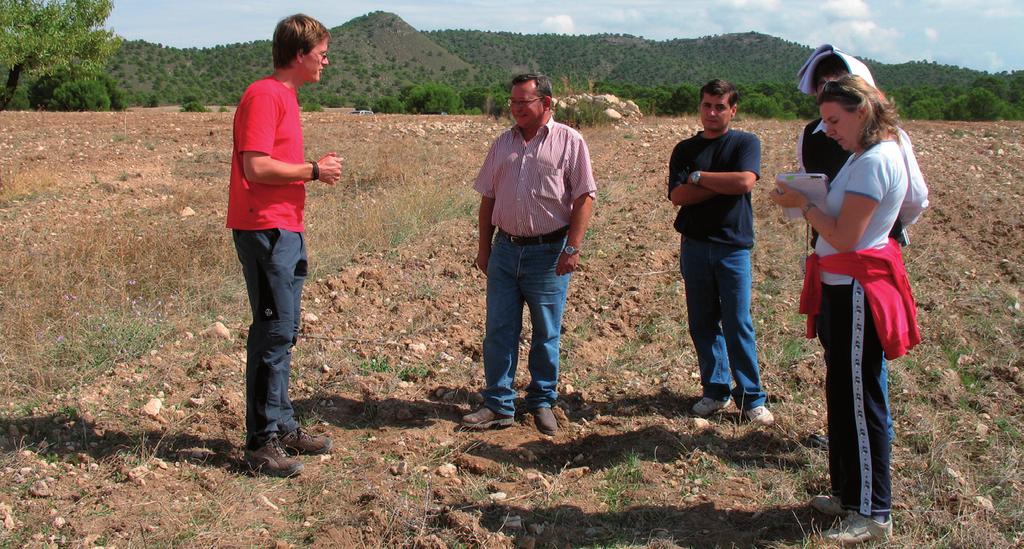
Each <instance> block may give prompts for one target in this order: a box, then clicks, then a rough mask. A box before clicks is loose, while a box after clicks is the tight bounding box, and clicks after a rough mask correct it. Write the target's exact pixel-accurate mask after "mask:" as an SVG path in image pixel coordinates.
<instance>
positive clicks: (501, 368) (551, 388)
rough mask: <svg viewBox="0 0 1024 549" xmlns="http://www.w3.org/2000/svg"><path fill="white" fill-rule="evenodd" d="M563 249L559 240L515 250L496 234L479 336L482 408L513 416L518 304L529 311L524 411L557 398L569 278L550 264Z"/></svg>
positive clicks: (519, 323)
mask: <svg viewBox="0 0 1024 549" xmlns="http://www.w3.org/2000/svg"><path fill="white" fill-rule="evenodd" d="M564 245H565V241H564V239H563V240H562V241H560V242H553V243H548V244H535V245H527V246H516V245H515V244H512V242H510V241H509V239H508V237H506V236H505V235H503V234H501V233H499V234H498V236H497V237H496V238H495V239H494V245H493V246H492V247H491V257H490V259H489V260H488V262H487V334H486V335H485V336H484V377H485V378H486V382H487V387H486V388H485V389H484V390H483V397H484V406H487V407H488V408H490V409H491V410H493V411H494V412H497V413H499V414H507V415H512V414H514V413H515V405H514V404H513V400H514V399H515V397H516V391H515V389H513V388H512V383H513V382H514V381H515V378H516V365H517V363H518V361H519V336H520V334H521V333H522V331H523V304H524V303H525V304H526V305H528V306H529V308H530V323H531V325H532V326H533V339H532V340H531V341H530V356H529V361H528V365H529V368H530V385H529V386H527V388H526V405H527V407H528V408H529V409H531V410H532V409H536V408H549V407H551V406H552V405H553V404H554V402H555V400H557V399H558V392H557V391H556V387H557V385H558V350H559V342H560V341H561V335H562V312H563V311H564V309H565V298H566V293H567V292H568V289H569V279H570V278H571V275H568V274H566V275H562V276H558V275H556V274H555V266H556V265H557V264H558V256H559V255H560V254H561V253H562V248H563V247H564Z"/></svg>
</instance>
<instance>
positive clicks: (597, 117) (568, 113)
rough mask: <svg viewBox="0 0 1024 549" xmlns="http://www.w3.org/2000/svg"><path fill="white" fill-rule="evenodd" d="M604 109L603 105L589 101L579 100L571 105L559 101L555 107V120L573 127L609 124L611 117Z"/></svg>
mask: <svg viewBox="0 0 1024 549" xmlns="http://www.w3.org/2000/svg"><path fill="white" fill-rule="evenodd" d="M604 111H605V109H604V107H601V106H600V105H597V104H595V103H591V102H589V101H580V102H579V103H577V104H575V105H572V106H568V105H564V104H562V103H559V104H558V106H557V107H556V108H555V120H558V121H559V122H561V123H563V124H567V125H569V126H572V127H574V128H587V127H591V126H605V125H608V124H611V123H612V119H611V118H608V115H606V114H605V113H604Z"/></svg>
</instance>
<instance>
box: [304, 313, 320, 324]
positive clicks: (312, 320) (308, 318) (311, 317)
mask: <svg viewBox="0 0 1024 549" xmlns="http://www.w3.org/2000/svg"><path fill="white" fill-rule="evenodd" d="M302 321H303V322H306V323H308V324H316V323H317V322H319V321H320V317H318V316H316V315H315V314H313V313H306V314H304V315H302Z"/></svg>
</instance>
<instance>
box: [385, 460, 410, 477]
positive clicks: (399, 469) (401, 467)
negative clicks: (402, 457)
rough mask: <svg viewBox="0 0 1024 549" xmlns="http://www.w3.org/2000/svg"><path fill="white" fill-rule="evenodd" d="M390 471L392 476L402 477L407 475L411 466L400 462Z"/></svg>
mask: <svg viewBox="0 0 1024 549" xmlns="http://www.w3.org/2000/svg"><path fill="white" fill-rule="evenodd" d="M388 471H389V472H390V473H391V474H392V475H394V476H396V477H400V476H402V475H404V474H406V473H407V472H408V471H409V464H408V463H406V462H405V461H399V462H398V463H396V464H394V465H392V466H391V467H390V468H389V469H388Z"/></svg>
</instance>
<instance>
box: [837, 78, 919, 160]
mask: <svg viewBox="0 0 1024 549" xmlns="http://www.w3.org/2000/svg"><path fill="white" fill-rule="evenodd" d="M822 103H837V104H838V105H839V106H840V107H842V109H843V110H845V111H846V112H857V111H859V110H861V109H863V110H864V112H865V113H866V114H867V117H866V118H865V120H864V127H863V128H861V132H860V146H861V147H863V148H865V149H866V148H868V147H870V146H872V145H874V144H876V143H878V142H879V141H881V140H882V139H883V138H884V137H886V136H891V137H892V138H894V139H896V140H899V128H898V126H899V114H898V113H897V112H896V107H895V106H894V105H893V104H892V103H891V102H890V101H889V100H888V99H886V97H885V94H883V93H882V92H881V91H879V90H878V89H877V88H875V87H874V86H872V85H870V84H868V83H867V82H866V81H865V80H864V79H863V78H861V77H859V76H857V75H854V74H848V75H846V76H843V77H840V78H839V79H837V80H832V81H830V82H826V83H825V85H824V86H823V87H822V88H821V93H820V94H818V105H819V106H820V105H821V104H822Z"/></svg>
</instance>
